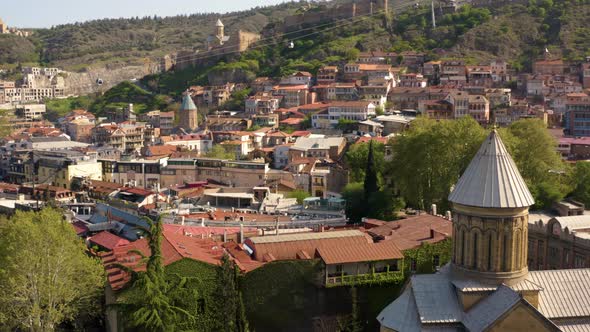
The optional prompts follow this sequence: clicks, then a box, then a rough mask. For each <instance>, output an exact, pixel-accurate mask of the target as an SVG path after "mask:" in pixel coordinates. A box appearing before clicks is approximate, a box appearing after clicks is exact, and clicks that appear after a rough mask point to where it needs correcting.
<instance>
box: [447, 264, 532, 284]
mask: <svg viewBox="0 0 590 332" xmlns="http://www.w3.org/2000/svg"><path fill="white" fill-rule="evenodd" d="M451 267H452V269H451V273H452V275H453V278H456V279H472V280H477V281H478V282H481V283H489V284H494V285H500V284H506V285H508V286H511V285H514V284H517V283H519V282H520V281H522V280H524V279H525V278H526V276H527V275H528V274H529V268H528V267H527V266H525V267H524V268H523V269H521V270H518V271H510V272H486V271H476V270H472V269H467V268H464V267H461V266H458V265H456V264H451Z"/></svg>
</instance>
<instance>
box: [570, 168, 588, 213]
mask: <svg viewBox="0 0 590 332" xmlns="http://www.w3.org/2000/svg"><path fill="white" fill-rule="evenodd" d="M573 178H574V179H575V181H576V186H575V188H574V191H573V192H572V197H573V198H574V199H576V200H578V201H580V202H582V203H584V205H585V206H590V163H589V162H583V161H579V162H577V163H576V167H575V169H574V173H573Z"/></svg>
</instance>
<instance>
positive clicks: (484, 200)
mask: <svg viewBox="0 0 590 332" xmlns="http://www.w3.org/2000/svg"><path fill="white" fill-rule="evenodd" d="M449 201H451V202H452V203H456V204H461V205H467V206H474V207H480V208H522V207H529V206H531V205H533V204H534V203H535V201H534V199H533V196H532V195H531V193H530V192H529V189H528V188H527V185H526V183H525V181H524V179H523V178H522V176H521V175H520V172H519V171H518V168H517V167H516V164H515V163H514V160H512V157H510V154H509V153H508V151H507V150H506V147H505V146H504V143H503V142H502V140H501V139H500V136H499V135H498V133H496V131H495V130H494V131H492V132H491V133H490V135H489V136H488V137H487V138H486V139H485V141H484V142H483V144H482V145H481V147H480V148H479V151H478V152H477V154H476V155H475V157H474V158H473V160H471V163H470V164H469V166H468V167H467V169H466V170H465V173H463V175H462V176H461V178H460V179H459V181H458V182H457V184H456V186H455V189H454V190H453V192H452V193H451V194H450V195H449Z"/></svg>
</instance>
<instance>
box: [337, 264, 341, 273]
mask: <svg viewBox="0 0 590 332" xmlns="http://www.w3.org/2000/svg"><path fill="white" fill-rule="evenodd" d="M336 273H338V274H340V273H342V264H338V265H336Z"/></svg>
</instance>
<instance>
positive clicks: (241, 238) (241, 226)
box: [240, 224, 244, 243]
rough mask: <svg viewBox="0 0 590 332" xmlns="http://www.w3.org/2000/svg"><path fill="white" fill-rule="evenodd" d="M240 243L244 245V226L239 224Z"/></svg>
mask: <svg viewBox="0 0 590 332" xmlns="http://www.w3.org/2000/svg"><path fill="white" fill-rule="evenodd" d="M240 243H244V224H240Z"/></svg>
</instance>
